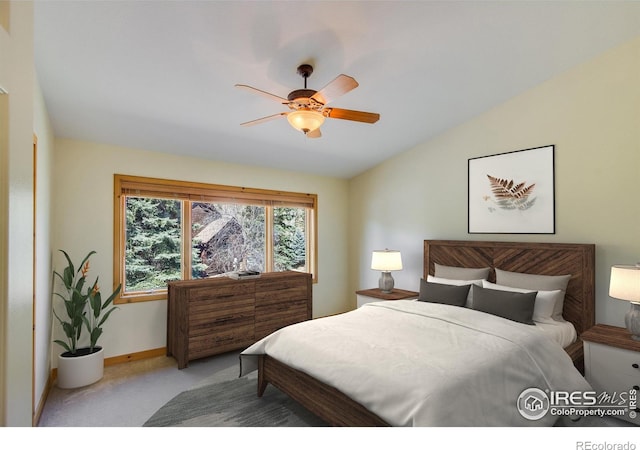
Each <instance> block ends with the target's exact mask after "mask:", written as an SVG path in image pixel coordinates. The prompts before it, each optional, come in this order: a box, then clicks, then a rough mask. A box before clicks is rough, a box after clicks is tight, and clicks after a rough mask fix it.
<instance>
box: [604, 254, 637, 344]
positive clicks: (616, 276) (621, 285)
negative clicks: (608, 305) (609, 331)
mask: <svg viewBox="0 0 640 450" xmlns="http://www.w3.org/2000/svg"><path fill="white" fill-rule="evenodd" d="M609 296H610V297H613V298H615V299H618V300H626V301H628V302H631V309H630V310H629V311H628V312H627V314H626V315H625V316H624V322H625V325H626V326H627V329H628V330H629V331H630V332H631V338H632V339H633V340H635V341H640V263H639V264H636V265H635V266H622V265H620V266H612V267H611V279H610V282H609Z"/></svg>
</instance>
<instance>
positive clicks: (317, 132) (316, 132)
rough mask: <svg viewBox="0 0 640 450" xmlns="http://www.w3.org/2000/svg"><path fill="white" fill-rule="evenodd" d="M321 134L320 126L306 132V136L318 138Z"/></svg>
mask: <svg viewBox="0 0 640 450" xmlns="http://www.w3.org/2000/svg"><path fill="white" fill-rule="evenodd" d="M321 136H322V133H321V132H320V128H316V129H315V130H313V131H309V132H308V133H307V137H308V138H319V137H321Z"/></svg>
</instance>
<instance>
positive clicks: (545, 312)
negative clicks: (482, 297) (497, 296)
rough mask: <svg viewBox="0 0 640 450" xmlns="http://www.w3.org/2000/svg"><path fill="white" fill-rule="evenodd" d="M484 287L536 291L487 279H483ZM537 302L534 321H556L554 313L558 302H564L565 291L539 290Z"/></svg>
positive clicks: (512, 290)
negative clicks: (503, 284)
mask: <svg viewBox="0 0 640 450" xmlns="http://www.w3.org/2000/svg"><path fill="white" fill-rule="evenodd" d="M482 287H484V288H487V289H495V290H497V291H511V292H521V293H528V292H536V291H534V290H531V289H520V288H514V287H511V286H502V285H500V284H495V283H491V282H489V281H486V280H482ZM537 292H538V293H537V294H536V302H535V305H534V307H533V321H534V322H541V323H544V322H547V323H548V322H549V321H550V320H551V321H554V320H555V319H554V317H553V313H554V310H555V308H556V305H557V304H558V302H562V301H563V299H564V292H562V291H561V290H555V291H537Z"/></svg>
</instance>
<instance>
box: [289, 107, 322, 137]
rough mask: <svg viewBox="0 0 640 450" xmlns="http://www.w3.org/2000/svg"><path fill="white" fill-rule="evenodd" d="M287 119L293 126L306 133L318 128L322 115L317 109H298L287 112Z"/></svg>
mask: <svg viewBox="0 0 640 450" xmlns="http://www.w3.org/2000/svg"><path fill="white" fill-rule="evenodd" d="M287 120H288V121H289V123H290V124H291V126H292V127H293V128H295V129H296V130H300V131H302V132H303V133H305V134H306V133H309V132H310V131H314V130H317V129H318V128H320V125H322V124H323V123H324V116H323V115H322V114H320V113H319V112H317V111H309V110H305V109H299V110H297V111H293V112H290V113H289V114H287Z"/></svg>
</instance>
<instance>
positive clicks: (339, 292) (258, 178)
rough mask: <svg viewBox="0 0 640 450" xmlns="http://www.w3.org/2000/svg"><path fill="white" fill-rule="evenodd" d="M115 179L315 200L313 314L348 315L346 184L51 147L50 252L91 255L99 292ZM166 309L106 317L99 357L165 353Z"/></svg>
mask: <svg viewBox="0 0 640 450" xmlns="http://www.w3.org/2000/svg"><path fill="white" fill-rule="evenodd" d="M114 173H120V174H129V175H137V176H148V177H157V178H166V179H173V180H184V181H195V182H204V183H215V184H226V185H233V186H246V187H255V188H262V189H273V190H285V191H295V192H309V193H315V194H317V195H318V240H319V248H318V278H319V281H318V283H317V284H315V285H314V287H313V295H314V301H313V315H314V316H315V317H318V316H323V315H328V314H334V313H338V312H343V311H345V310H347V309H349V307H350V299H351V296H350V295H349V294H348V289H347V286H348V282H347V272H348V270H347V259H348V258H347V214H348V211H347V199H348V192H347V188H348V182H347V181H345V180H338V179H333V178H326V177H318V176H313V175H307V174H300V173H292V172H284V171H278V170H271V169H262V168H257V167H250V166H240V165H233V164H225V163H219V162H214V161H206V160H203V159H195V158H189V157H182V156H175V155H168V154H163V153H157V152H149V151H144V150H137V149H131V148H121V147H116V146H109V145H100V144H96V143H89V142H79V141H73V140H63V139H60V140H57V141H56V144H55V162H54V176H53V178H54V198H55V200H54V212H53V216H54V218H53V224H54V232H53V233H54V234H53V238H52V239H53V247H52V248H53V249H59V248H61V249H65V250H66V251H67V252H69V253H70V255H71V256H72V257H73V258H75V259H76V260H77V259H79V258H82V257H84V255H86V254H87V253H88V252H89V250H96V251H97V255H96V256H94V257H93V258H92V272H93V273H94V275H99V276H100V280H101V284H102V285H103V286H111V285H112V282H113V274H112V258H113V231H112V230H113V175H114ZM56 253H59V252H57V251H56ZM62 265H63V260H62V259H61V258H60V255H57V254H54V267H56V268H58V269H60V268H61V267H62ZM166 309H167V304H166V301H165V300H161V301H154V302H143V303H136V304H127V305H120V309H119V310H118V311H116V312H114V313H113V314H112V315H111V316H110V318H109V321H108V322H107V324H106V326H105V333H104V335H103V337H102V338H101V340H100V344H102V345H103V347H104V348H105V356H106V357H110V356H117V355H123V354H127V353H131V352H139V351H144V350H149V349H154V348H160V347H164V346H165V345H166ZM55 331H56V332H57V331H59V330H57V329H56V330H55ZM55 347H58V346H57V345H55ZM59 352H60V349H59V348H54V352H53V353H54V355H55V354H57V353H59ZM54 365H55V361H54Z"/></svg>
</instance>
